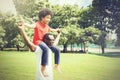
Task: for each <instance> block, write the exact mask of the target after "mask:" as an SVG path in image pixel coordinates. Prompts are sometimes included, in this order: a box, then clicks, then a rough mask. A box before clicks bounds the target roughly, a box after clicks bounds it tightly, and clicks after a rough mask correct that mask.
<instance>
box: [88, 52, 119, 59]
mask: <svg viewBox="0 0 120 80" xmlns="http://www.w3.org/2000/svg"><path fill="white" fill-rule="evenodd" d="M90 54H92V55H98V56H104V57H113V58H120V52H108V53H104V54H102V53H101V54H100V53H90Z"/></svg>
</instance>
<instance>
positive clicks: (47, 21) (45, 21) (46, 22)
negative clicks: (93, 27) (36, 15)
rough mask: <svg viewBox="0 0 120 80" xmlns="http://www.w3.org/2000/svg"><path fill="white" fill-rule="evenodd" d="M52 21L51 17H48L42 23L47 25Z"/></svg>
mask: <svg viewBox="0 0 120 80" xmlns="http://www.w3.org/2000/svg"><path fill="white" fill-rule="evenodd" d="M50 20H51V15H47V16H45V17H43V18H42V21H43V22H44V23H45V24H49V22H50Z"/></svg>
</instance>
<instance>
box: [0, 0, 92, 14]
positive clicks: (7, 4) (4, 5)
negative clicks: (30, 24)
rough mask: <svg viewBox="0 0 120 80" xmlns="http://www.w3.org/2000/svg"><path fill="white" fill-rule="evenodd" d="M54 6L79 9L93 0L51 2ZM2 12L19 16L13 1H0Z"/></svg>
mask: <svg viewBox="0 0 120 80" xmlns="http://www.w3.org/2000/svg"><path fill="white" fill-rule="evenodd" d="M49 1H50V2H51V3H52V4H59V5H63V4H70V5H74V4H77V5H79V7H86V6H88V5H90V4H92V0H49ZM0 11H2V12H12V13H13V14H15V15H16V14H17V12H16V9H15V5H14V3H13V1H12V0H0Z"/></svg>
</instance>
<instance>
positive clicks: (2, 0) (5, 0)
mask: <svg viewBox="0 0 120 80" xmlns="http://www.w3.org/2000/svg"><path fill="white" fill-rule="evenodd" d="M0 11H2V12H12V13H13V14H15V15H16V14H17V12H16V9H15V5H14V3H13V2H12V0H0Z"/></svg>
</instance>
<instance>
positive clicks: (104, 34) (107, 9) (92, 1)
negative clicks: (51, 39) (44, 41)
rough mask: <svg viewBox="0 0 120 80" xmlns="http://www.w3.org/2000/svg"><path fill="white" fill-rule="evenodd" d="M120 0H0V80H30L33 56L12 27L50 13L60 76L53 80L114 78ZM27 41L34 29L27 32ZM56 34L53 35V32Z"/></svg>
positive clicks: (119, 59) (119, 57)
mask: <svg viewBox="0 0 120 80" xmlns="http://www.w3.org/2000/svg"><path fill="white" fill-rule="evenodd" d="M119 4H120V1H119V0H105V1H103V0H4V1H2V0H0V80H22V79H23V80H34V79H35V65H36V64H35V63H36V62H35V60H36V59H35V54H34V53H32V52H30V51H29V49H28V47H27V46H26V44H25V42H24V40H23V39H22V37H21V35H20V34H19V31H18V29H17V22H18V21H19V20H21V18H22V19H23V20H24V21H25V22H27V23H30V24H31V23H34V22H35V21H37V20H38V12H39V11H40V10H41V9H43V8H49V9H51V10H52V11H53V12H54V17H53V18H52V20H51V22H50V26H51V27H52V28H58V27H60V28H61V29H62V32H61V37H60V41H59V45H58V46H59V47H60V49H61V52H62V53H61V69H62V71H63V73H62V74H58V73H57V72H55V71H54V74H55V75H54V76H55V80H68V79H69V80H119V79H120V77H119V74H120V69H119V65H120V50H119V49H120V7H119ZM26 32H27V35H28V36H29V38H30V39H31V41H32V37H33V30H30V29H26ZM52 34H53V35H54V36H56V35H57V34H56V33H52Z"/></svg>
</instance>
